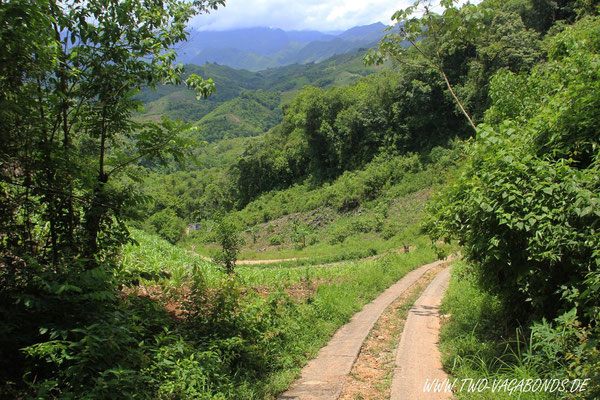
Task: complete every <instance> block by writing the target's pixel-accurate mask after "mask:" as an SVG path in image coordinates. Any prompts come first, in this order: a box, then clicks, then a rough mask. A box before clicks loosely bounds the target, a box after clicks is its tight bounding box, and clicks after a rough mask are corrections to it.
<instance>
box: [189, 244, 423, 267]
mask: <svg viewBox="0 0 600 400" xmlns="http://www.w3.org/2000/svg"><path fill="white" fill-rule="evenodd" d="M414 249H416V247H415V246H410V247H409V249H408V250H409V251H413V250H414ZM405 252H406V249H392V250H388V251H385V252H383V253H381V254H376V255H374V256H370V257H365V258H359V259H355V260H343V261H336V262H332V263H327V264H317V265H309V266H310V267H333V266H335V265H341V264H346V263H349V262H353V261H358V262H363V261H371V260H377V259H378V258H381V257H383V256H386V255H388V254H393V253H397V254H401V253H405ZM189 253H190V254H192V255H193V256H194V257H200V258H201V259H203V260H205V261H210V262H212V261H213V259H212V258H210V257H207V256H203V255H202V254H198V253H196V252H195V251H194V250H191V251H189ZM308 259H309V257H292V258H276V259H267V260H237V261H236V265H261V264H277V263H282V262H290V261H299V260H308ZM304 267H306V266H302V267H301V268H304Z"/></svg>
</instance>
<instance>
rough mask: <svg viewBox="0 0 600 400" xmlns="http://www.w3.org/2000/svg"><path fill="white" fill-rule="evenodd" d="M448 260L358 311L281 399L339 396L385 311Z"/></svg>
mask: <svg viewBox="0 0 600 400" xmlns="http://www.w3.org/2000/svg"><path fill="white" fill-rule="evenodd" d="M445 262H446V261H437V262H435V263H432V264H427V265H423V266H422V267H419V268H417V269H415V270H413V271H411V272H409V273H408V274H406V275H405V276H404V277H403V278H402V279H400V280H399V281H398V282H396V283H395V284H394V285H392V286H390V287H389V288H388V289H387V290H385V291H384V292H383V293H382V294H381V295H379V297H377V298H376V299H375V300H373V301H372V302H371V303H369V304H367V305H366V306H364V307H363V309H362V311H359V312H358V313H356V314H355V315H354V316H353V317H352V319H351V320H350V322H348V323H347V324H346V325H344V326H343V327H341V328H340V329H338V331H337V332H336V333H335V334H334V335H333V337H332V338H331V340H330V341H329V343H328V344H327V345H326V346H325V347H323V348H322V349H321V350H320V351H319V354H318V356H317V357H316V358H315V359H313V360H311V361H310V362H309V363H308V364H307V365H306V366H305V367H304V368H303V369H302V374H301V376H300V378H298V380H296V382H295V383H294V384H293V385H292V386H291V389H290V390H288V391H287V392H285V393H283V394H282V395H281V396H280V397H279V399H280V400H291V399H294V400H317V399H318V400H326V399H327V400H334V399H337V398H338V397H339V395H340V393H341V391H342V387H343V385H344V382H345V380H346V376H347V375H348V374H349V373H350V371H351V369H352V365H353V364H354V362H355V360H356V358H357V356H358V353H359V352H360V349H361V347H362V344H363V342H364V341H365V339H366V337H367V335H368V334H369V332H370V331H371V329H372V328H373V326H374V325H375V322H377V320H378V319H379V317H380V316H381V314H382V313H383V312H384V311H385V309H386V308H387V307H388V306H389V305H390V304H391V303H392V302H393V301H394V300H395V299H396V298H398V296H400V295H401V294H402V293H403V292H404V291H405V290H406V289H408V288H409V287H410V286H412V285H413V284H414V283H415V282H416V281H417V280H419V278H420V277H421V276H423V274H425V273H426V272H427V271H428V270H430V269H431V268H434V267H436V266H438V265H440V264H441V263H445ZM442 273H443V272H442ZM403 398H405V397H403Z"/></svg>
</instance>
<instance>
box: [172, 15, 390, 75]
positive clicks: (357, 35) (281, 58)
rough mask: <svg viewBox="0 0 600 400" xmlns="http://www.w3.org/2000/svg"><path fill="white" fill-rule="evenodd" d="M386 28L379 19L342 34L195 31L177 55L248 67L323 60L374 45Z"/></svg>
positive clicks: (199, 62)
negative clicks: (376, 21)
mask: <svg viewBox="0 0 600 400" xmlns="http://www.w3.org/2000/svg"><path fill="white" fill-rule="evenodd" d="M385 28H386V26H385V25H384V24H382V23H380V22H378V23H375V24H371V25H364V26H357V27H354V28H351V29H348V30H346V31H344V32H341V33H339V34H331V33H323V32H319V31H284V30H282V29H274V28H264V27H257V28H244V29H235V30H229V31H193V32H191V33H190V37H189V40H188V41H187V42H186V43H185V44H184V45H182V46H181V48H179V49H178V59H179V61H181V62H182V63H184V64H196V65H203V64H205V63H217V64H221V65H226V66H229V67H231V68H235V69H247V70H249V71H259V70H263V69H267V68H276V67H281V66H286V65H290V64H296V63H297V64H306V63H310V62H320V61H323V60H326V59H328V58H329V57H331V56H334V55H338V54H345V53H350V52H355V51H357V50H359V49H361V48H368V47H372V46H373V45H375V43H376V42H377V41H379V39H381V38H382V37H383V35H384V32H383V31H384V29H385Z"/></svg>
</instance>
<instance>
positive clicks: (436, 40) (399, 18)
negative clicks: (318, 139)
mask: <svg viewBox="0 0 600 400" xmlns="http://www.w3.org/2000/svg"><path fill="white" fill-rule="evenodd" d="M455 3H457V1H456V0H442V1H441V2H440V6H441V7H442V8H443V9H444V12H443V14H442V15H439V14H437V13H435V12H434V11H433V8H434V6H433V5H432V2H431V1H428V0H425V1H423V0H417V1H416V2H415V3H413V5H412V6H410V7H408V8H406V9H403V10H399V11H396V12H395V13H394V15H393V16H392V20H394V21H395V23H394V25H392V26H391V27H389V28H387V31H390V33H388V34H387V35H386V36H385V37H384V38H383V39H382V40H381V41H380V42H379V46H378V48H377V49H375V50H371V51H369V52H368V53H367V55H366V56H365V62H366V63H367V64H381V63H383V62H384V61H385V59H386V58H388V57H391V58H393V59H394V60H396V61H398V62H399V63H400V64H408V65H411V66H418V67H421V68H425V67H430V68H433V69H434V70H436V71H437V72H439V73H440V75H441V76H442V77H443V78H444V82H445V84H446V86H447V88H448V91H449V92H450V94H451V95H452V97H453V99H454V101H455V102H456V104H457V105H458V107H459V108H460V110H461V112H462V113H463V115H464V116H465V117H466V118H467V120H468V121H469V124H470V125H471V126H472V127H473V129H474V130H476V129H477V128H476V126H475V123H474V122H473V119H472V118H471V116H470V115H469V113H468V112H467V110H466V109H465V107H464V105H463V103H462V102H461V100H460V99H459V98H458V96H457V94H456V92H455V90H454V88H453V87H452V84H451V83H450V80H449V78H448V75H447V73H446V71H445V68H444V63H443V59H442V54H441V49H440V47H441V41H440V38H441V35H442V34H444V33H447V32H448V31H451V32H452V36H455V37H461V38H464V37H475V36H476V35H478V33H479V31H480V30H481V29H482V28H483V27H484V25H483V23H482V19H483V17H484V13H483V10H484V9H478V8H477V7H476V6H474V5H471V4H466V5H465V6H463V7H462V8H461V9H460V10H459V9H457V8H456V7H455V6H454V4H455ZM418 14H422V15H421V16H418ZM407 44H408V45H407ZM409 49H413V53H411V54H408V50H409Z"/></svg>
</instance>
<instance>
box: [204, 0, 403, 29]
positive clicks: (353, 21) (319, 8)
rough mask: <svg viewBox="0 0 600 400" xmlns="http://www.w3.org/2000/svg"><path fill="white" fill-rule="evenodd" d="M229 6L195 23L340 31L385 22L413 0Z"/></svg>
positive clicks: (258, 0) (287, 0) (246, 1)
mask: <svg viewBox="0 0 600 400" xmlns="http://www.w3.org/2000/svg"><path fill="white" fill-rule="evenodd" d="M225 4H226V6H225V7H224V8H221V9H219V10H217V11H213V12H212V13H211V14H210V15H202V16H200V17H198V18H197V19H195V20H194V22H193V26H195V27H196V28H198V29H200V30H228V29H235V28H248V27H256V26H266V27H273V28H281V29H284V30H287V31H290V30H319V31H324V32H327V31H339V30H345V29H348V28H351V27H353V26H358V25H367V24H371V23H374V22H379V21H380V22H383V23H384V24H386V25H390V23H391V20H390V18H391V16H392V14H393V13H394V12H395V11H396V10H398V9H400V8H404V7H407V6H409V5H410V4H412V0H335V1H332V0H226V3H225Z"/></svg>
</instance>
